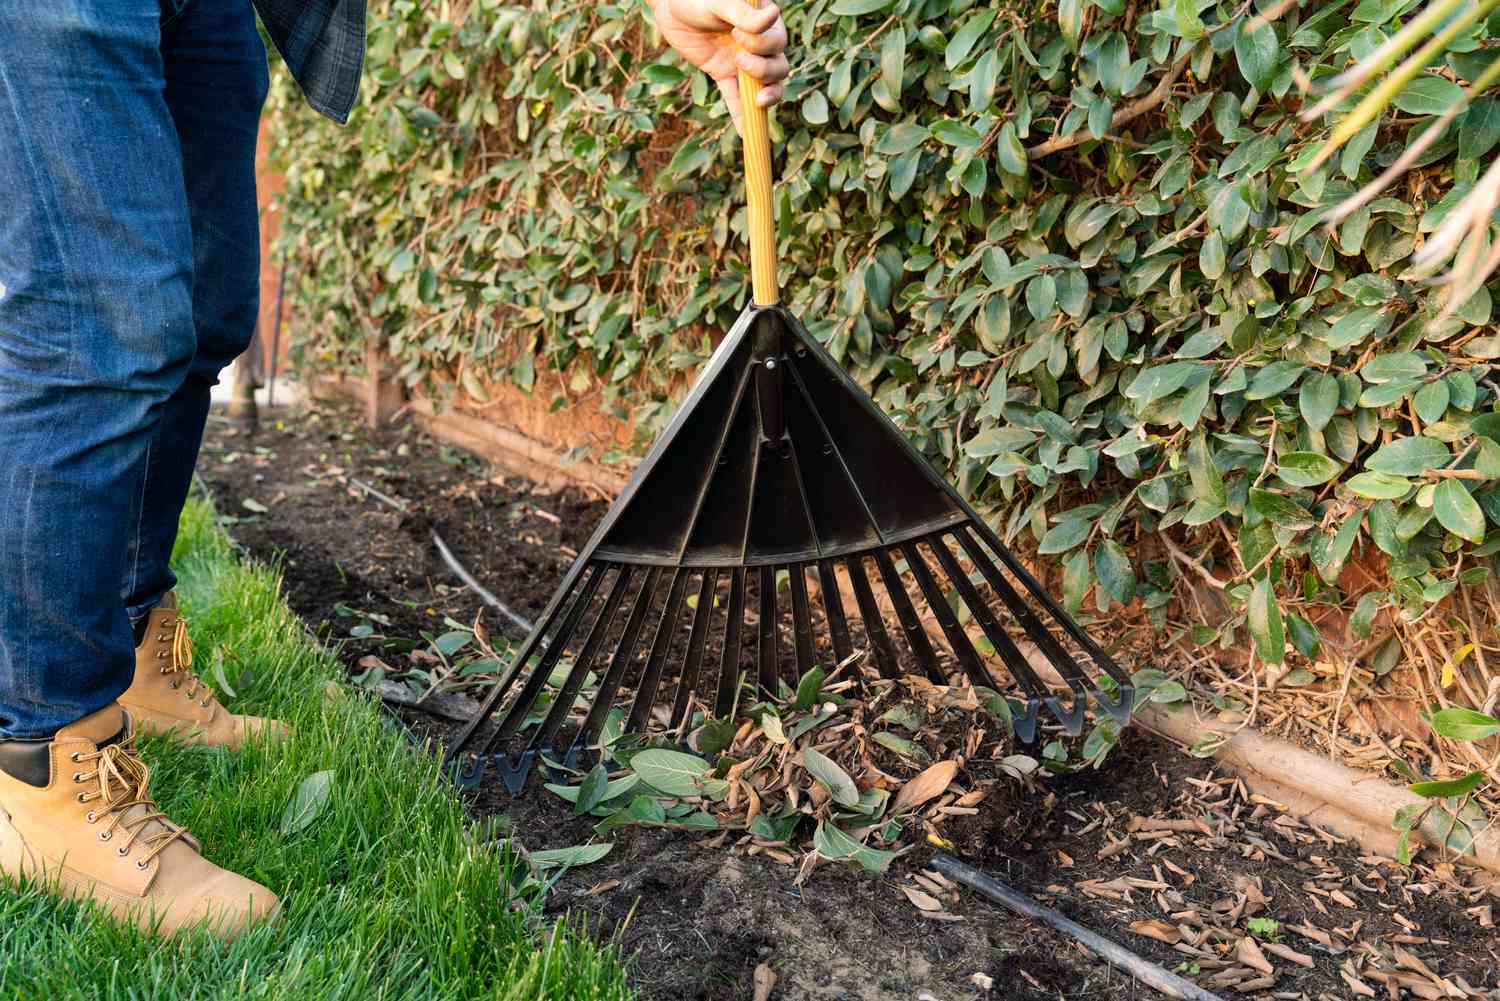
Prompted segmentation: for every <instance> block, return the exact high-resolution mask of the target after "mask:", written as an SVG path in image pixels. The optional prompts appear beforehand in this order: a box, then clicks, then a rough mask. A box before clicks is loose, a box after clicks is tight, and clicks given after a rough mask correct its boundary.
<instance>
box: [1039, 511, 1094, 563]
mask: <svg viewBox="0 0 1500 1001" xmlns="http://www.w3.org/2000/svg"><path fill="white" fill-rule="evenodd" d="M1093 527H1094V523H1093V522H1091V521H1089V520H1088V519H1087V518H1066V519H1064V520H1062V521H1060V522H1058V523H1057V524H1056V525H1054V526H1052V528H1050V529H1048V530H1047V534H1046V535H1044V536H1042V541H1041V543H1040V544H1038V546H1037V552H1039V553H1041V554H1042V555H1044V556H1050V555H1052V554H1054V553H1065V552H1067V551H1068V550H1069V549H1072V548H1073V547H1074V546H1076V545H1078V544H1079V543H1080V542H1082V541H1083V540H1084V539H1086V538H1088V536H1089V532H1090V531H1091V530H1092V529H1093Z"/></svg>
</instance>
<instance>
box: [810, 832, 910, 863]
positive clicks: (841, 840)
mask: <svg viewBox="0 0 1500 1001" xmlns="http://www.w3.org/2000/svg"><path fill="white" fill-rule="evenodd" d="M813 848H814V849H816V850H817V852H818V854H819V855H821V856H823V857H824V858H826V859H831V860H832V861H835V862H841V861H845V860H853V861H854V862H857V863H858V864H859V865H860V867H861V868H863V869H865V870H867V871H869V872H885V871H886V869H888V868H890V865H891V863H892V862H894V861H895V860H896V853H895V852H888V851H882V850H880V849H878V848H871V847H869V846H868V845H862V844H860V843H859V842H858V841H856V840H854V839H853V838H852V837H850V836H849V835H847V834H845V833H844V832H843V831H841V830H840V829H839V828H837V827H835V826H834V825H833V824H832V823H830V822H829V821H826V820H823V821H819V822H818V827H817V830H815V831H813Z"/></svg>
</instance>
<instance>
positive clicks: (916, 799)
mask: <svg viewBox="0 0 1500 1001" xmlns="http://www.w3.org/2000/svg"><path fill="white" fill-rule="evenodd" d="M956 775H958V762H957V761H939V762H938V763H937V764H935V765H929V766H928V767H927V768H925V769H923V771H922V773H921V774H920V775H918V776H917V777H916V778H914V779H912V780H911V781H910V782H908V783H906V784H905V785H904V786H902V787H901V789H900V791H899V792H897V793H896V798H895V799H894V800H893V801H892V803H891V812H892V813H900V812H902V811H903V810H910V809H912V808H914V807H918V806H921V805H922V804H923V803H926V802H927V801H928V800H930V799H933V798H935V797H937V796H941V795H942V794H943V793H944V791H946V790H947V788H948V786H949V785H950V784H951V783H952V782H953V779H954V777H955V776H956Z"/></svg>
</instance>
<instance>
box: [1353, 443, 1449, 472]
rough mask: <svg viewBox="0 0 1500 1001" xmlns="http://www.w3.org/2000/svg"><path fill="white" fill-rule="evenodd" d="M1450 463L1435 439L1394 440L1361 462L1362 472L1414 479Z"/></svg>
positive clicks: (1445, 446) (1446, 453)
mask: <svg viewBox="0 0 1500 1001" xmlns="http://www.w3.org/2000/svg"><path fill="white" fill-rule="evenodd" d="M1452 459H1453V454H1452V453H1451V452H1449V451H1448V446H1447V445H1444V444H1443V443H1442V442H1440V441H1438V440H1437V439H1435V438H1420V437H1415V438H1397V439H1396V440H1395V441H1393V442H1391V443H1390V444H1388V445H1385V446H1382V447H1381V448H1380V449H1378V450H1376V452H1375V454H1374V455H1372V456H1370V457H1369V458H1368V459H1366V460H1365V468H1366V469H1368V470H1372V471H1373V472H1377V473H1389V474H1391V475H1392V476H1418V475H1421V474H1422V473H1425V472H1427V470H1429V469H1441V468H1442V467H1443V466H1446V465H1447V464H1448V463H1449V462H1451V461H1452Z"/></svg>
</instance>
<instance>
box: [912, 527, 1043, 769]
mask: <svg viewBox="0 0 1500 1001" xmlns="http://www.w3.org/2000/svg"><path fill="white" fill-rule="evenodd" d="M932 551H933V552H934V553H936V554H937V558H938V562H939V563H940V564H942V567H943V572H944V573H945V574H947V575H948V579H949V580H951V581H953V586H954V587H956V588H958V595H959V597H960V598H962V599H963V601H964V604H965V605H967V606H968V608H969V611H970V612H971V613H972V614H973V616H974V618H975V619H976V620H978V622H979V628H980V629H982V630H984V635H985V636H986V637H987V638H988V639H989V641H990V645H991V646H993V647H994V648H995V652H996V653H997V654H999V656H1000V660H1001V661H1002V662H1003V663H1004V664H1005V668H1006V670H1008V671H1009V672H1010V673H1011V676H1012V677H1014V678H1015V679H1016V681H1018V682H1020V685H1021V688H1022V690H1023V691H1025V692H1026V708H1025V710H1024V711H1023V713H1022V715H1021V716H1019V717H1015V718H1013V719H1012V720H1011V728H1012V729H1013V730H1014V731H1015V734H1016V738H1017V739H1018V740H1020V741H1022V742H1023V743H1027V744H1029V743H1031V742H1032V741H1033V740H1035V739H1036V723H1037V711H1038V710H1039V709H1040V708H1041V705H1042V700H1043V699H1046V698H1048V697H1049V696H1048V694H1047V686H1046V685H1044V684H1043V683H1042V679H1041V678H1039V677H1037V674H1036V672H1035V671H1034V670H1032V668H1031V664H1030V663H1028V662H1027V660H1026V657H1025V655H1024V654H1022V653H1021V651H1020V650H1019V649H1018V648H1017V647H1016V645H1015V643H1014V642H1012V641H1011V638H1010V636H1009V635H1008V634H1007V633H1006V632H1005V630H1004V628H1002V627H1001V625H1000V621H999V620H998V619H996V618H995V613H994V612H992V611H990V606H989V603H988V602H986V601H985V600H984V598H983V597H982V596H981V595H980V594H979V591H978V590H976V589H975V587H974V583H973V581H971V580H969V575H968V574H966V573H964V572H963V568H962V567H960V566H959V565H958V560H956V559H954V558H953V553H952V552H950V551H949V549H948V546H947V544H946V543H944V542H943V541H942V539H941V538H939V537H936V536H934V538H933V541H932Z"/></svg>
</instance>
